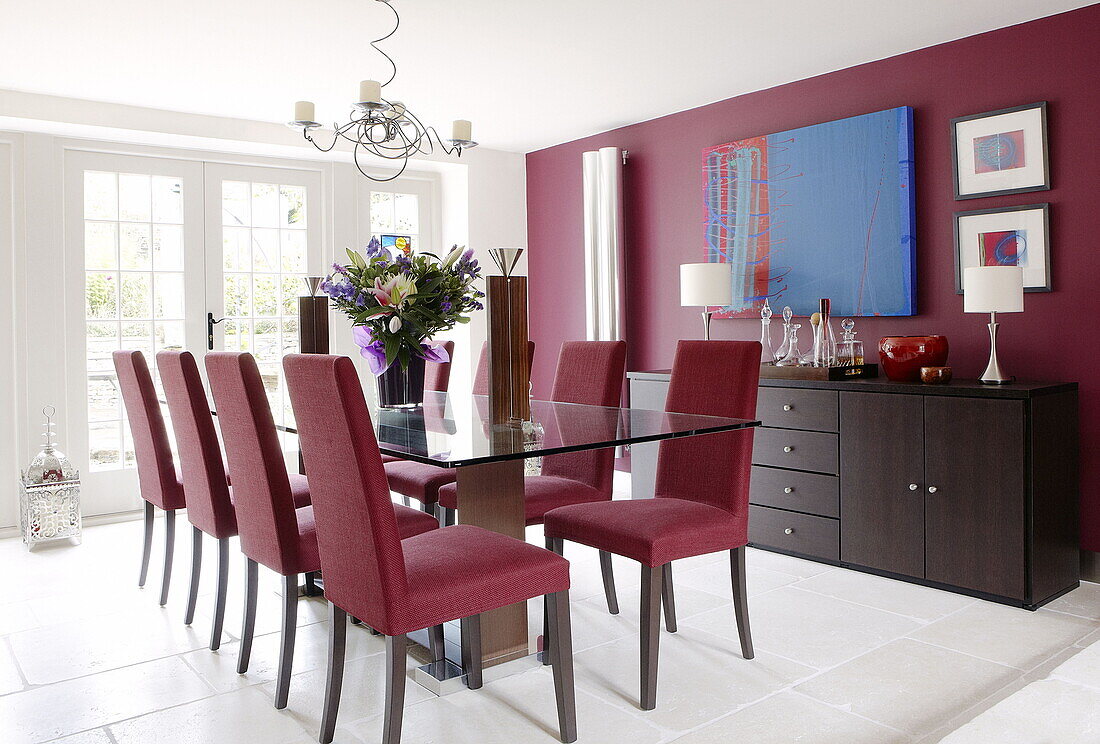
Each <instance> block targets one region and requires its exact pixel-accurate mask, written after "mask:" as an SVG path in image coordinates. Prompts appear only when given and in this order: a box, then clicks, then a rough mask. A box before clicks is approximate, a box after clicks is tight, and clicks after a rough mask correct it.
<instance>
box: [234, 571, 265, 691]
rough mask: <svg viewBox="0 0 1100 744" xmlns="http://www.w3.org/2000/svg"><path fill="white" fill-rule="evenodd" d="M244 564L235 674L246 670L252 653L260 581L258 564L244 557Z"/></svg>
mask: <svg viewBox="0 0 1100 744" xmlns="http://www.w3.org/2000/svg"><path fill="white" fill-rule="evenodd" d="M244 565H245V571H244V622H243V623H242V625H241V648H240V651H239V653H238V655H237V674H244V673H245V672H247V671H248V659H249V657H250V656H251V655H252V636H253V635H255V633H256V595H257V592H258V589H259V581H260V574H259V572H260V564H258V563H256V561H254V560H252V559H251V558H245V559H244Z"/></svg>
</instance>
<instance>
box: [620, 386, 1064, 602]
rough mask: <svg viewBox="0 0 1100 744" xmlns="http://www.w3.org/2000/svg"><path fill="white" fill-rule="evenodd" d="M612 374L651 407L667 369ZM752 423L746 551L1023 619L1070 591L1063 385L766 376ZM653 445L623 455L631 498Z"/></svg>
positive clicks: (648, 488)
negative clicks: (862, 575)
mask: <svg viewBox="0 0 1100 744" xmlns="http://www.w3.org/2000/svg"><path fill="white" fill-rule="evenodd" d="M628 377H629V378H630V390H631V405H632V406H633V407H636V408H642V407H647V408H655V409H660V408H662V407H663V405H664V395H665V391H666V389H667V385H668V372H667V371H657V372H631V373H629V374H628ZM757 417H758V418H759V419H760V420H761V421H762V422H763V426H762V427H761V428H760V429H758V430H757V431H756V434H755V437H756V440H755V444H754V448H753V469H752V483H751V486H750V497H749V501H750V506H749V539H750V541H751V543H752V544H753V545H754V546H756V547H760V548H765V549H768V550H775V551H779V552H784V553H790V554H793V555H799V556H801V557H806V558H811V559H814V560H819V561H824V562H828V563H833V564H837V565H841V566H846V567H851V568H856V569H860V570H865V571H869V572H872V573H877V574H882V575H886V576H890V577H894V578H899V579H903V580H907V581H913V582H916V583H920V584H926V585H930V586H936V587H939V588H943V589H948V590H951V591H957V592H960V593H964V594H969V595H972V596H977V597H982V598H985V599H991V600H994V601H999V602H1004V603H1008V604H1013V605H1017V606H1021V607H1026V608H1028V609H1034V608H1036V607H1038V606H1040V605H1042V604H1045V603H1046V602H1049V601H1050V600H1051V599H1054V598H1055V597H1057V596H1059V595H1061V594H1063V593H1065V592H1067V591H1069V590H1071V589H1073V588H1074V587H1076V586H1077V584H1078V578H1079V560H1080V559H1079V549H1078V538H1077V515H1078V465H1077V457H1078V441H1077V437H1078V426H1077V385H1076V383H1016V384H1013V385H1006V386H997V387H993V386H986V385H981V384H979V383H977V382H972V381H966V380H962V381H957V382H953V383H952V384H950V385H946V386H940V385H921V384H919V383H896V382H891V381H889V380H886V379H871V380H847V381H837V382H826V381H810V380H771V379H769V380H761V381H760V398H759V402H758V407H757ZM699 445H700V446H706V442H705V440H699ZM656 451H657V445H656V444H650V445H633V446H632V447H631V470H632V474H633V477H632V488H633V496H634V498H646V497H649V496H652V494H653V475H654V470H655V467H656Z"/></svg>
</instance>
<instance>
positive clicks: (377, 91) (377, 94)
mask: <svg viewBox="0 0 1100 744" xmlns="http://www.w3.org/2000/svg"><path fill="white" fill-rule="evenodd" d="M381 101H382V84H381V83H379V82H378V81H377V80H364V81H363V82H361V83H359V103H380V102H381Z"/></svg>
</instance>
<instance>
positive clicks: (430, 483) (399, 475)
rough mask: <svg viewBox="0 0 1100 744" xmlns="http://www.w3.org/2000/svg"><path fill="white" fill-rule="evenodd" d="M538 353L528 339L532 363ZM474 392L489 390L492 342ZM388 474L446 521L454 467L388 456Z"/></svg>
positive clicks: (393, 486)
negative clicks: (444, 507)
mask: <svg viewBox="0 0 1100 744" xmlns="http://www.w3.org/2000/svg"><path fill="white" fill-rule="evenodd" d="M534 357H535V342H534V341H528V342H527V360H528V364H530V362H531V361H532V360H533V359H534ZM473 394H474V395H488V394H489V348H488V344H482V346H481V356H480V357H479V358H478V362H477V371H476V372H475V374H474V383H473ZM385 464H386V477H387V478H389V483H390V490H391V491H393V492H394V493H398V494H400V495H401V496H403V497H404V498H405V499H406V500H408V499H415V500H416V501H419V502H420V503H421V504H422V505H423V509H424V511H426V512H428V513H429V514H432V515H435V516H436V517H439V518H440V522H441V523H442V522H443V519H442V517H443V514H441V513H440V512H439V509H438V506H437V504H438V503H439V489H440V488H442V487H443V486H445V485H447V484H448V483H454V482H455V479H456V478H457V476H456V475H455V473H454V471H453V470H450V469H447V468H438V467H436V466H435V465H425V464H424V463H422V462H413V461H412V460H401V459H399V458H386V460H385Z"/></svg>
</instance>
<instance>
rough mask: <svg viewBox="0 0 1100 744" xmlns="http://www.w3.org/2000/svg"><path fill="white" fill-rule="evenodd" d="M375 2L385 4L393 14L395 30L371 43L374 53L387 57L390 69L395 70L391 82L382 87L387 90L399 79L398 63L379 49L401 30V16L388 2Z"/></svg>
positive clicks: (378, 0) (377, 0) (384, 0)
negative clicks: (387, 87) (394, 80)
mask: <svg viewBox="0 0 1100 744" xmlns="http://www.w3.org/2000/svg"><path fill="white" fill-rule="evenodd" d="M375 2H379V3H382V4H383V5H385V6H386V7H387V8H389V9H390V11H391V12H392V13H393V30H392V31H390V32H389V33H388V34H386V35H385V36H383V37H382V38H380V39H375V40H374V41H372V42H371V43H370V45H371V46H372V47H374V51H376V52H378V53H379V54H381V55H382V56H383V57H385V58H386V61H387V62H389V63H390V67H392V68H393V72H392V73H391V74H390V79H389V80H387V81H386V82H384V83H382V87H383V88H385V87H386V86H387V85H389V84H390V83H392V82H393V79H394V78H395V77H397V63H396V62H394V61H393V57H391V56H390V55H388V54H386V53H385V52H383V51H382V49H381V48H380V47H379V46H378V45H379V44H381V43H382V42H383V41H385V40H386V39H388V38H390V37H391V36H393V35H394V34H396V33H397V29H399V28H400V27H401V16H400V15H399V14H398V12H397V8H395V7H393V6H392V5H390V4H389V3H388V2H386V0H375Z"/></svg>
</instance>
